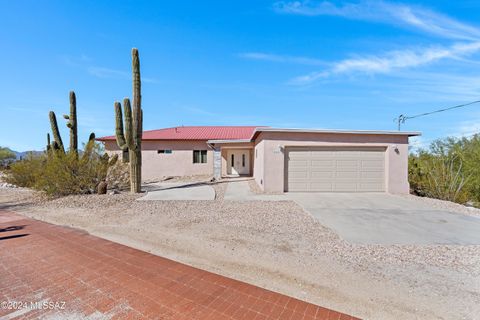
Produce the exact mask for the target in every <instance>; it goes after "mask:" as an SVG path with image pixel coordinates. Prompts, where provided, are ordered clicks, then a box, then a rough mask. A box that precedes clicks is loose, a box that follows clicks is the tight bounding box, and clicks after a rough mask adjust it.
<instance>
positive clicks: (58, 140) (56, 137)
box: [48, 111, 65, 152]
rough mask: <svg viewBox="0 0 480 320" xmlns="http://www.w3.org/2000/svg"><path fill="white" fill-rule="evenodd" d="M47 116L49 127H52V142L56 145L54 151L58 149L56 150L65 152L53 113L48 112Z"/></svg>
mask: <svg viewBox="0 0 480 320" xmlns="http://www.w3.org/2000/svg"><path fill="white" fill-rule="evenodd" d="M48 116H49V118H50V126H51V127H52V133H53V140H54V141H55V142H56V145H57V147H56V148H55V149H57V148H58V150H61V151H62V152H65V149H64V148H63V142H62V136H61V135H60V131H59V130H58V124H57V117H56V116H55V112H53V111H50V113H49V114H48Z"/></svg>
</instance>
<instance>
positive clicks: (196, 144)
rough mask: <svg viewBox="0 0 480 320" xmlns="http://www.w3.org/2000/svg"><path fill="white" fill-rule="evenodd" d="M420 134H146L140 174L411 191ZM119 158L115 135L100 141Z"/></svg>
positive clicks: (201, 129) (250, 130) (241, 129)
mask: <svg viewBox="0 0 480 320" xmlns="http://www.w3.org/2000/svg"><path fill="white" fill-rule="evenodd" d="M418 135H420V133H419V132H404V131H367V130H328V129H288V128H271V127H254V126H182V127H174V128H165V129H159V130H150V131H145V132H144V133H143V139H142V141H143V142H142V175H143V179H145V180H152V179H161V178H164V177H167V176H194V175H211V176H214V177H216V178H221V177H229V176H239V175H245V176H252V177H253V178H254V179H255V181H256V182H257V184H258V185H259V186H260V188H261V189H262V190H264V191H265V192H273V193H277V192H288V191H290V192H295V191H297V192H388V193H397V194H401V193H408V192H409V184H408V138H409V137H411V136H418ZM98 140H99V141H102V142H103V143H104V144H105V149H106V151H107V152H109V153H120V152H121V151H120V149H119V148H118V146H117V143H116V140H115V136H109V137H102V138H99V139H98Z"/></svg>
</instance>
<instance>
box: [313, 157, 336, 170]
mask: <svg viewBox="0 0 480 320" xmlns="http://www.w3.org/2000/svg"><path fill="white" fill-rule="evenodd" d="M310 165H311V166H312V167H320V168H334V167H335V160H333V159H332V160H315V159H314V160H311V161H310Z"/></svg>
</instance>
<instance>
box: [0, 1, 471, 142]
mask: <svg viewBox="0 0 480 320" xmlns="http://www.w3.org/2000/svg"><path fill="white" fill-rule="evenodd" d="M478 12H480V2H478V1H473V0H472V1H446V0H440V1H415V2H387V1H355V2H351V1H331V2H330V1H313V0H311V1H275V0H272V1H245V0H244V1H156V2H154V1H115V2H112V1H23V0H17V1H7V0H0V17H1V19H0V40H1V48H2V50H0V67H1V70H2V77H0V88H1V92H2V94H1V100H0V110H1V118H2V122H1V126H0V145H1V146H9V147H11V148H13V149H15V150H20V151H23V150H30V149H37V150H38V149H42V148H44V145H45V143H46V133H47V132H49V122H48V111H50V110H54V111H55V112H56V113H57V117H58V118H60V117H61V115H62V114H65V113H68V93H69V91H70V90H74V91H75V92H76V94H77V103H78V115H79V121H80V122H79V134H80V140H82V141H85V140H86V139H87V137H88V134H89V132H91V131H94V132H95V133H96V134H97V136H102V135H108V134H112V133H113V129H114V113H113V102H114V101H115V100H121V99H123V98H124V97H126V96H129V97H130V96H131V95H132V94H131V82H130V81H131V79H130V72H131V69H130V68H131V57H130V50H131V48H132V47H137V48H139V52H140V58H141V67H142V78H143V88H142V89H143V92H142V94H143V109H144V128H145V129H156V128H161V127H167V126H177V125H270V126H280V127H305V128H337V129H385V130H393V129H396V124H395V122H394V121H393V119H394V118H395V117H396V116H398V115H399V114H407V115H414V114H417V113H422V112H426V111H431V110H435V109H438V108H441V107H445V106H452V105H456V104H460V103H465V102H469V101H473V100H478V99H479V98H480V60H478V57H479V56H480V24H479V23H478V18H479V14H478ZM59 120H60V122H62V124H61V126H62V131H63V138H64V140H65V141H68V130H67V128H66V127H65V125H64V123H63V120H62V119H59ZM403 128H404V129H405V130H419V131H422V132H423V134H424V135H423V137H422V138H421V139H420V140H419V141H417V142H414V144H415V145H417V146H419V145H425V144H427V143H428V142H429V141H431V140H432V139H435V138H437V137H444V136H448V135H457V136H459V135H469V134H471V133H474V132H477V131H480V105H473V106H471V107H467V108H462V109H457V110H454V111H451V112H444V113H441V114H437V115H433V116H430V117H425V118H418V119H414V120H411V121H408V122H407V123H406V124H405V125H404V126H403Z"/></svg>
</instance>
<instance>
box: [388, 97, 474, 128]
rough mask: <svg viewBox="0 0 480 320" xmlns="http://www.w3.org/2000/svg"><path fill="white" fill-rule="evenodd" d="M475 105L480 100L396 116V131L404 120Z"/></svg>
mask: <svg viewBox="0 0 480 320" xmlns="http://www.w3.org/2000/svg"><path fill="white" fill-rule="evenodd" d="M476 103H480V100H476V101H472V102H469V103H464V104H459V105H457V106H453V107H448V108H443V109H439V110H435V111H430V112H425V113H420V114H416V115H414V116H407V115H404V114H401V115H399V116H398V118H395V119H394V121H397V122H398V131H400V127H401V125H402V124H403V123H405V121H406V120H410V119H415V118H419V117H424V116H428V115H431V114H434V113H440V112H444V111H448V110H452V109H458V108H463V107H467V106H470V105H472V104H476Z"/></svg>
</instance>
